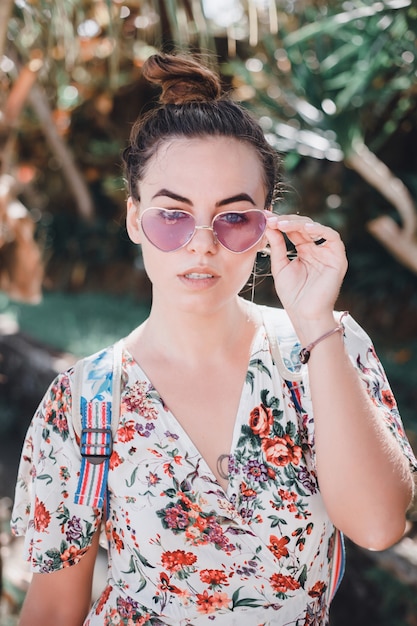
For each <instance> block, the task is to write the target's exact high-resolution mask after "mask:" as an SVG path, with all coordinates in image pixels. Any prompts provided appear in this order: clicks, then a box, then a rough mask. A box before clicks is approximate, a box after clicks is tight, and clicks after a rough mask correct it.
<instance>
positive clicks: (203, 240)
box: [187, 226, 218, 254]
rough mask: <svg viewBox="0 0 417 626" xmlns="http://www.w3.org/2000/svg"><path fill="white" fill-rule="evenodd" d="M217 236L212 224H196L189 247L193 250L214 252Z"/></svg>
mask: <svg viewBox="0 0 417 626" xmlns="http://www.w3.org/2000/svg"><path fill="white" fill-rule="evenodd" d="M217 243H218V242H217V237H216V234H215V232H214V230H213V228H212V226H196V227H195V230H194V235H193V236H192V238H191V240H190V241H189V242H188V244H187V248H188V249H189V250H191V251H193V252H199V253H203V254H206V253H208V252H210V253H211V254H213V253H214V252H215V251H216V246H217Z"/></svg>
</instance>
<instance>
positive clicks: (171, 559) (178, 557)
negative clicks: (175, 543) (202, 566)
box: [161, 550, 197, 572]
mask: <svg viewBox="0 0 417 626" xmlns="http://www.w3.org/2000/svg"><path fill="white" fill-rule="evenodd" d="M161 561H162V565H163V566H164V567H165V569H167V570H168V571H170V572H178V571H179V570H180V569H182V568H183V567H184V566H189V565H193V564H194V563H195V562H196V561H197V557H196V556H195V554H193V553H192V552H184V550H174V551H173V552H170V551H168V552H164V553H163V555H162V557H161Z"/></svg>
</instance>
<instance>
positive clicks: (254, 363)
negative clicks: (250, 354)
mask: <svg viewBox="0 0 417 626" xmlns="http://www.w3.org/2000/svg"><path fill="white" fill-rule="evenodd" d="M250 368H254V369H257V370H259V371H260V372H262V373H263V374H266V375H267V376H269V378H272V376H271V372H270V371H269V369H268V368H267V367H265V364H264V362H263V361H262V360H261V359H251V361H249V369H250Z"/></svg>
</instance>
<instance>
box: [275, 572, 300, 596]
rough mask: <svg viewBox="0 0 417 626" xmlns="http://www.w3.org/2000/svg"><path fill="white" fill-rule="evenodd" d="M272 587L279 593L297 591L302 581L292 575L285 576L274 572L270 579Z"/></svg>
mask: <svg viewBox="0 0 417 626" xmlns="http://www.w3.org/2000/svg"><path fill="white" fill-rule="evenodd" d="M269 580H270V583H271V586H272V588H273V589H274V591H276V592H277V593H287V591H295V590H296V589H299V588H300V583H299V582H298V580H295V578H293V577H292V576H284V575H283V574H272V576H271V578H270V579H269Z"/></svg>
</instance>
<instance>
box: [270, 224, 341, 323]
mask: <svg viewBox="0 0 417 626" xmlns="http://www.w3.org/2000/svg"><path fill="white" fill-rule="evenodd" d="M267 223H268V225H267V229H266V233H265V234H266V237H267V239H268V242H269V244H270V247H271V271H272V275H273V277H274V282H275V289H276V291H277V294H278V297H279V299H280V301H281V303H282V305H283V307H284V308H285V309H286V310H287V312H288V314H289V315H290V316H291V317H295V318H297V319H302V318H304V319H311V320H318V319H320V318H321V317H323V316H324V315H328V314H329V312H330V311H333V309H334V305H335V302H336V299H337V296H338V294H339V290H340V286H341V284H342V281H343V277H344V275H345V273H346V270H347V259H346V253H345V247H344V245H343V242H342V240H341V238H340V235H339V234H338V233H337V232H336V231H334V230H333V229H332V228H329V227H328V226H323V225H321V224H318V223H317V222H313V221H311V220H310V219H309V218H308V217H303V216H299V215H285V216H282V217H281V216H279V215H272V216H271V215H270V216H269V217H268V222H267ZM282 233H285V234H286V236H287V237H288V238H289V239H290V241H291V242H292V243H293V244H294V246H295V248H296V250H297V256H296V258H294V259H293V260H290V259H289V258H288V254H287V246H286V243H285V240H284V237H283V235H282ZM317 242H321V243H319V244H318V243H317Z"/></svg>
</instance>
